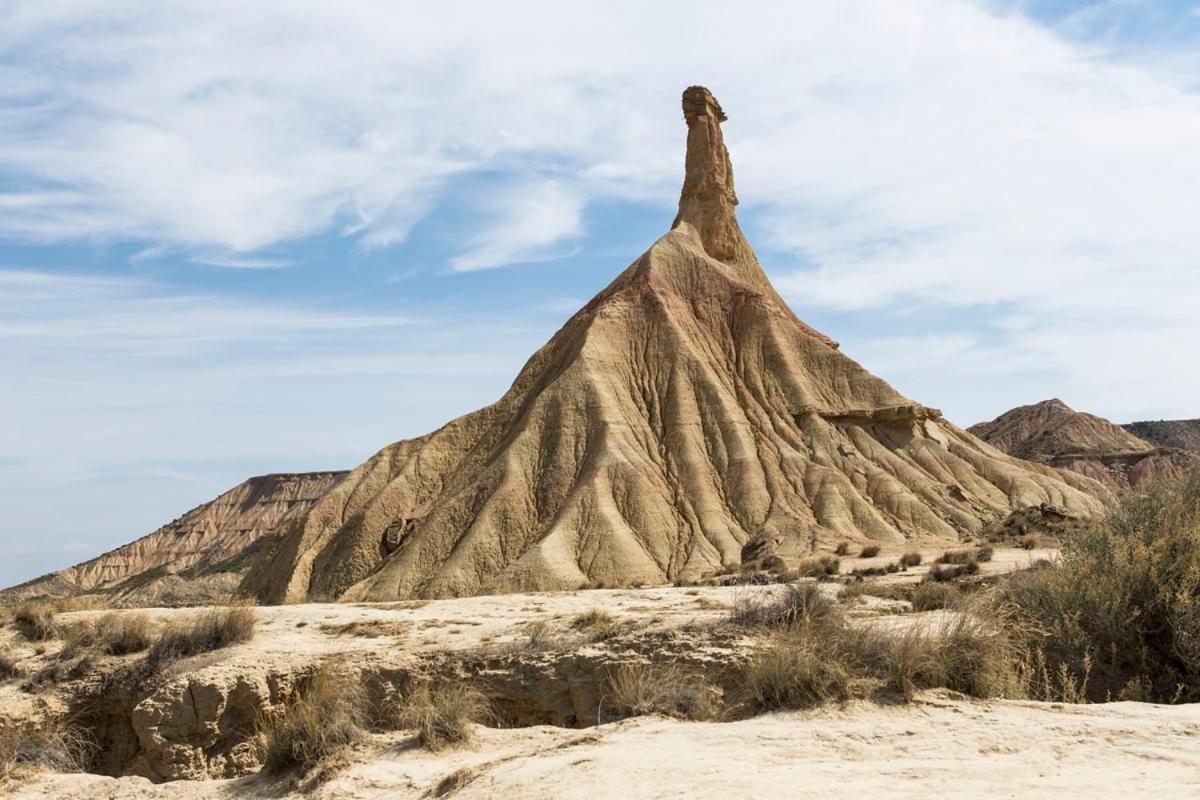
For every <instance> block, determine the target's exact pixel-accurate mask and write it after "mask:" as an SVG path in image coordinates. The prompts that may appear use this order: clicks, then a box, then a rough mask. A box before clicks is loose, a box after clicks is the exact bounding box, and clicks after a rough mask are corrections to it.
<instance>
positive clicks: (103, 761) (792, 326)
mask: <svg viewBox="0 0 1200 800" xmlns="http://www.w3.org/2000/svg"><path fill="white" fill-rule="evenodd" d="M683 115H684V120H685V122H686V126H687V152H686V157H685V177H684V184H683V189H682V192H681V196H680V202H679V213H678V216H677V218H676V219H675V221H674V223H673V224H672V226H671V228H670V230H669V232H667V233H666V234H665V235H663V236H662V237H661V238H660V239H659V240H658V241H657V242H655V243H654V244H653V245H651V247H650V249H649V250H647V251H646V252H645V254H644V255H642V256H641V257H640V258H638V259H637V260H636V261H634V263H633V264H631V265H629V266H628V268H626V269H625V270H624V271H623V272H621V273H620V274H619V275H618V276H617V277H616V278H615V279H614V280H613V282H612V283H611V284H610V285H609V286H608V287H607V288H606V289H604V290H603V291H601V292H600V293H599V294H598V295H596V297H594V298H593V299H592V300H591V301H590V302H588V303H587V304H586V305H585V306H584V307H583V308H582V309H580V310H579V311H578V312H577V313H576V314H575V315H573V316H572V317H571V318H570V319H569V320H568V322H567V323H566V324H565V325H564V326H563V328H562V329H561V330H560V331H559V332H558V333H557V334H556V335H555V336H554V337H553V338H552V339H551V340H550V341H549V342H548V343H547V344H546V345H545V346H544V347H542V348H541V349H540V350H538V351H537V352H536V353H535V354H534V355H533V356H532V357H531V358H530V359H529V361H528V362H527V363H526V365H525V367H524V368H523V369H522V370H521V372H520V374H519V375H518V376H517V378H516V380H515V381H514V383H513V384H512V386H511V388H510V389H509V390H508V392H506V393H505V394H504V396H503V397H501V398H500V399H499V400H498V401H497V402H495V403H493V404H492V405H489V406H487V407H485V408H482V409H480V410H479V411H476V412H473V413H471V414H467V415H465V416H463V417H459V418H458V419H455V420H452V421H450V422H448V423H447V424H446V425H444V426H443V427H441V428H439V429H438V430H436V431H434V432H432V433H429V434H427V435H425V436H422V437H419V438H415V439H410V440H404V441H400V442H396V443H394V444H391V445H388V446H387V447H384V448H383V449H382V450H380V451H379V452H378V453H376V454H375V455H374V456H372V457H371V458H370V459H368V460H367V461H366V462H364V463H363V464H361V465H360V466H358V467H357V468H355V469H354V470H352V471H350V472H348V473H338V472H326V473H305V474H298V475H271V476H264V477H261V478H254V479H251V480H250V481H247V482H246V483H243V484H241V485H239V486H238V487H235V488H234V489H233V490H231V491H230V492H228V493H226V494H225V495H222V496H221V497H219V498H217V499H216V500H214V501H213V502H211V503H208V504H205V505H203V506H201V507H199V508H197V509H194V510H193V511H191V512H189V513H188V514H186V515H184V516H183V517H181V518H180V519H178V520H175V521H174V522H172V523H170V524H168V525H167V526H164V527H163V528H161V529H160V530H158V531H156V532H154V533H153V534H150V535H149V536H147V537H143V538H142V539H139V540H137V541H135V542H133V543H132V544H130V545H127V546H125V547H122V548H119V549H117V550H114V551H112V552H111V553H108V554H105V555H104V556H101V557H99V558H97V559H93V560H91V561H88V562H85V563H84V564H81V565H78V566H77V567H73V568H70V569H66V570H63V571H61V572H58V573H54V574H52V575H49V576H46V577H44V578H42V579H38V580H35V581H30V582H28V583H26V584H23V585H22V586H19V587H15V588H13V589H11V590H8V591H7V592H6V593H5V594H3V595H2V596H0V599H2V600H3V602H4V606H5V607H4V613H3V617H2V619H0V622H3V625H2V627H0V788H2V789H3V790H5V791H8V792H9V793H11V794H12V795H13V796H16V797H23V798H25V797H27V798H35V797H36V798H76V799H78V800H85V799H86V800H97V799H98V798H114V800H116V799H117V798H121V799H124V798H189V799H190V798H195V800H199V798H208V797H229V798H232V797H246V796H251V797H300V796H304V797H316V798H329V799H330V800H333V798H346V799H347V800H368V799H369V798H383V797H389V798H391V797H414V798H416V797H422V798H424V797H449V796H457V797H464V798H466V797H522V798H524V797H529V798H538V797H545V798H564V797H566V798H569V797H580V798H582V797H676V796H696V797H713V798H717V797H761V796H774V795H778V794H781V793H782V792H783V791H784V790H786V791H787V793H789V794H795V793H796V792H797V791H800V792H801V793H805V792H806V793H808V794H813V795H820V796H830V797H854V798H861V797H877V796H887V797H913V798H917V797H920V798H926V797H929V796H931V795H946V794H951V793H953V794H954V795H956V796H962V797H995V798H1000V797H1021V798H1038V797H1045V798H1059V797H1064V796H1082V797H1092V796H1101V795H1107V794H1111V793H1113V791H1114V790H1115V789H1117V788H1119V791H1120V794H1121V795H1122V796H1129V797H1155V798H1160V797H1184V796H1191V795H1200V705H1197V704H1196V703H1197V701H1200V478H1189V472H1190V470H1191V469H1192V468H1193V467H1194V465H1195V462H1196V460H1197V457H1196V455H1195V454H1194V453H1191V452H1188V451H1185V450H1172V449H1168V448H1164V447H1162V446H1160V445H1158V444H1152V443H1151V442H1148V441H1144V440H1142V439H1139V438H1137V437H1136V436H1134V435H1133V434H1132V433H1130V432H1129V431H1127V430H1125V429H1123V428H1121V427H1118V426H1116V425H1113V424H1112V423H1110V422H1108V421H1107V420H1103V419H1101V418H1099V417H1095V416H1092V415H1088V414H1082V413H1079V412H1075V411H1074V410H1072V409H1070V408H1069V407H1067V406H1066V405H1065V404H1063V403H1061V402H1060V401H1047V402H1045V403H1040V404H1038V405H1036V406H1028V407H1022V408H1020V409H1014V410H1013V411H1011V412H1009V413H1007V414H1005V415H1003V416H1002V417H1000V418H998V419H997V420H995V421H993V422H992V423H987V424H984V425H981V426H975V427H974V428H972V430H971V431H966V430H963V429H961V428H959V427H957V426H955V425H954V424H952V423H950V422H949V421H948V420H946V419H945V418H944V417H943V416H942V414H941V412H940V411H938V410H937V409H936V408H932V407H929V406H926V405H922V404H921V403H918V402H915V401H913V400H910V399H908V398H906V397H904V396H903V395H901V394H900V393H898V392H897V391H896V390H895V389H893V388H892V387H891V386H889V385H888V384H887V383H886V382H884V381H883V380H882V379H880V378H878V377H876V376H874V375H872V374H870V373H869V372H867V371H866V370H865V369H863V368H862V367H861V366H860V365H859V364H857V363H856V362H854V361H853V360H851V359H850V357H849V356H847V355H846V354H845V353H843V352H842V350H841V348H840V346H839V344H838V343H837V342H836V341H834V340H833V339H831V338H830V337H829V336H827V335H825V334H823V333H821V332H818V331H816V330H814V329H813V328H812V327H810V326H808V325H807V324H805V323H804V322H802V321H801V320H800V319H799V318H798V317H797V316H796V315H795V314H794V313H793V312H792V310H791V309H790V308H789V307H788V306H787V305H786V304H785V303H784V301H783V300H782V298H781V297H780V296H779V295H778V294H777V293H776V291H775V289H774V288H773V287H772V286H771V284H770V282H769V281H768V279H767V277H766V274H765V273H764V272H763V270H762V268H761V267H760V265H759V263H758V260H757V257H756V256H755V254H754V252H753V251H752V250H751V248H750V245H749V243H748V242H747V241H746V239H745V237H744V236H743V235H742V232H741V229H740V227H739V226H738V222H737V218H736V215H735V208H736V206H737V204H738V198H737V195H736V193H735V191H734V184H733V169H732V164H731V161H730V157H729V153H728V151H727V150H726V148H725V145H724V140H723V134H722V129H721V124H722V123H723V122H725V121H726V115H725V112H724V111H723V109H722V108H721V106H720V104H719V103H718V102H717V101H716V99H715V98H714V97H713V96H712V94H711V93H710V92H709V91H708V90H707V89H704V88H703V87H698V86H693V87H690V88H688V89H687V90H686V91H685V92H684V94H683ZM1178 433H1179V432H1178V431H1177V430H1173V433H1172V435H1176V434H1178ZM168 606H169V607H168Z"/></svg>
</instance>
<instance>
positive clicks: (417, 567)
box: [242, 87, 1104, 603]
mask: <svg viewBox="0 0 1200 800" xmlns="http://www.w3.org/2000/svg"><path fill="white" fill-rule="evenodd" d="M683 106H684V118H685V120H686V122H687V129H688V139H687V140H688V149H687V157H686V175H685V179H684V187H683V192H682V195H681V197H680V202H679V215H678V217H677V218H676V220H675V223H674V225H673V227H672V229H671V231H670V232H669V233H667V234H666V235H665V236H663V237H662V238H661V239H659V240H658V241H657V242H655V243H654V245H653V246H652V247H651V248H650V249H649V250H648V251H647V252H646V253H645V254H644V255H642V256H641V257H640V258H638V259H637V260H636V261H635V262H634V263H633V264H632V265H630V266H629V267H628V268H627V269H626V270H625V271H624V272H623V273H621V274H620V275H619V276H617V278H616V279H615V280H614V281H613V282H612V283H611V284H610V285H609V286H608V287H607V288H606V289H604V290H603V291H602V292H600V294H598V295H597V296H596V297H595V298H593V299H592V300H591V301H590V302H589V303H588V304H587V305H586V306H584V308H583V309H581V310H580V311H579V312H578V313H577V314H575V316H573V317H572V318H571V319H570V320H569V321H568V322H567V323H566V324H565V325H564V326H563V328H562V329H561V330H560V331H559V332H558V333H557V334H555V336H554V337H553V338H552V339H551V340H550V342H549V343H547V344H546V345H545V346H544V347H542V348H541V349H540V350H539V351H538V352H537V353H535V354H534V355H533V357H532V358H531V359H530V360H529V361H528V362H527V363H526V365H525V367H524V368H523V369H522V370H521V372H520V374H519V375H518V376H517V378H516V381H515V382H514V383H513V385H512V387H511V388H510V389H509V390H508V392H507V393H506V394H505V395H504V396H503V397H502V398H500V400H499V401H497V402H496V403H495V404H493V405H491V406H488V407H486V408H484V409H482V410H480V411H476V412H474V413H472V414H468V415H466V416H464V417H460V418H459V419H456V420H454V421H452V422H450V423H449V424H447V425H446V426H445V427H443V428H441V429H439V430H437V431H434V432H433V433H430V434H428V435H426V436H422V437H420V438H418V439H412V440H408V441H401V442H398V443H396V444H393V445H390V446H388V447H385V448H384V449H383V450H381V451H379V452H378V453H377V454H375V455H374V456H373V457H372V458H371V459H370V460H368V461H367V462H366V463H364V464H363V465H361V466H359V467H358V468H357V469H355V470H354V471H353V472H352V473H351V474H350V476H349V477H348V478H347V479H346V480H344V481H343V482H341V483H340V484H338V486H336V487H335V488H334V489H332V490H331V491H330V492H329V493H328V494H327V495H326V496H325V497H323V498H322V499H321V500H320V501H318V502H317V504H316V505H314V506H313V508H312V509H310V510H309V511H308V512H307V513H305V514H303V515H297V516H294V517H292V518H291V519H289V520H288V521H287V522H286V523H285V524H284V525H281V526H280V528H279V531H278V533H277V535H276V536H274V537H272V538H271V540H270V541H269V543H268V544H267V545H266V546H265V547H264V549H263V552H262V553H261V554H260V555H259V556H258V557H257V558H256V560H255V562H254V563H253V565H252V566H251V568H250V570H249V571H248V573H247V576H246V579H245V581H244V583H243V586H242V589H243V591H245V592H246V593H248V594H252V595H254V596H256V597H257V598H258V599H260V600H261V601H263V602H271V603H280V602H299V601H304V600H316V599H331V598H342V599H368V598H370V599H395V598H407V597H436V596H454V595H466V594H472V593H477V592H501V591H510V590H516V589H530V590H535V589H562V588H574V587H577V586H579V585H580V584H583V583H586V582H589V581H605V582H607V583H609V584H610V585H611V584H613V583H618V584H628V583H633V582H639V581H640V582H645V583H650V584H655V583H663V582H666V581H671V580H674V579H679V578H683V579H687V578H692V577H697V576H700V575H702V574H704V573H706V572H711V571H713V570H715V569H718V568H720V567H722V566H730V565H736V564H738V563H739V562H740V559H741V554H742V549H743V545H745V544H747V543H748V542H751V540H754V539H758V540H760V541H762V542H769V543H771V545H772V547H771V549H772V550H773V551H774V552H776V553H777V554H778V555H779V556H780V557H781V558H783V559H785V560H787V559H793V558H797V557H799V556H802V555H804V554H807V553H809V552H812V551H813V550H814V549H815V548H817V547H819V546H821V545H827V544H831V543H834V542H838V541H842V540H844V539H852V540H856V541H867V540H874V541H881V542H904V541H906V540H914V539H918V538H926V539H934V540H943V541H954V540H957V539H959V538H960V537H963V536H967V535H972V534H974V533H976V532H979V531H980V530H982V528H983V527H984V525H985V524H986V523H987V522H989V521H991V520H993V519H995V518H997V517H1001V516H1004V515H1006V514H1008V513H1009V512H1010V511H1012V510H1013V509H1016V508H1021V507H1025V506H1029V505H1036V504H1040V503H1051V504H1054V505H1056V506H1062V507H1064V508H1067V509H1070V510H1071V511H1073V512H1077V513H1083V514H1088V513H1095V512H1097V511H1099V510H1100V509H1101V508H1102V503H1101V502H1100V501H1099V500H1098V499H1097V495H1102V494H1104V490H1103V489H1102V487H1100V486H1098V485H1097V484H1095V483H1094V482H1092V481H1089V480H1087V479H1084V478H1079V477H1069V476H1066V477H1065V476H1063V475H1062V474H1060V473H1057V472H1055V471H1054V470H1052V469H1050V468H1048V467H1044V466H1040V465H1034V464H1030V463H1028V462H1024V461H1020V460H1017V459H1014V458H1012V457H1010V456H1008V455H1006V454H1004V453H1002V452H1000V451H999V450H997V449H995V448H993V447H991V446H990V445H987V444H984V443H983V442H980V441H979V440H978V439H976V438H975V437H973V436H971V435H970V434H968V433H966V432H964V431H962V430H960V429H958V428H956V427H955V426H953V425H951V424H950V423H948V422H947V421H946V420H944V419H943V418H942V416H941V413H940V412H939V411H937V410H936V409H933V408H928V407H926V406H923V405H919V404H917V403H914V402H913V401H911V400H908V399H907V398H905V397H903V396H901V395H900V394H899V393H897V392H896V391H895V390H894V389H892V388H891V387H890V386H888V385H887V384H886V383H885V382H883V381H882V380H880V379H879V378H876V377H875V376H873V375H871V374H870V373H868V372H867V371H866V370H864V369H863V368H862V367H860V366H859V365H858V364H856V363H855V362H854V361H852V360H851V359H850V358H848V357H847V356H845V355H843V354H842V353H841V352H840V351H839V350H838V349H837V344H836V343H835V342H834V341H832V340H831V339H829V338H828V337H826V336H824V335H823V334H821V333H818V332H817V331H815V330H813V329H812V328H810V327H809V326H807V325H805V324H804V323H802V322H801V321H800V320H798V319H797V318H796V316H795V315H794V314H793V313H792V311H791V310H790V309H789V308H788V307H787V305H786V304H785V303H784V302H783V300H782V299H781V298H780V297H779V295H778V294H777V293H776V292H775V290H774V288H772V286H771V284H770V282H769V281H768V280H767V277H766V275H765V273H764V272H763V271H762V268H761V267H760V266H759V263H758V260H757V258H756V257H755V255H754V253H753V251H752V250H751V249H750V246H749V244H748V243H747V242H746V239H745V237H744V236H743V235H742V232H741V229H740V228H739V226H738V222H737V218H736V216H735V213H734V210H735V206H736V204H737V195H736V193H735V191H734V184H733V170H732V167H731V165H730V160H729V155H728V152H727V151H726V149H725V145H724V142H723V139H722V135H721V122H722V121H724V119H725V114H724V112H723V111H722V110H721V107H720V105H719V104H718V103H717V101H716V100H715V99H714V98H713V96H712V95H711V94H710V93H709V92H708V90H706V89H703V88H700V87H692V88H690V89H688V90H687V91H686V92H685V93H684V98H683ZM776 542H778V547H775V546H774V545H775V543H776ZM750 549H751V550H756V548H754V547H752V548H750Z"/></svg>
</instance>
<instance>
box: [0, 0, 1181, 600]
mask: <svg viewBox="0 0 1200 800" xmlns="http://www.w3.org/2000/svg"><path fill="white" fill-rule="evenodd" d="M568 5H569V4H560V3H537V2H514V3H509V4H503V6H502V7H500V6H494V5H493V4H452V3H447V4H441V6H440V7H438V8H430V7H429V4H417V5H415V6H412V7H406V6H405V4H395V3H370V2H363V3H356V4H354V5H353V7H349V8H347V7H346V5H345V4H340V5H335V4H332V3H315V2H282V0H281V1H280V2H259V3H255V4H253V5H252V6H249V7H247V6H246V5H245V4H237V3H225V2H213V1H211V0H210V1H206V2H178V3H171V4H154V3H121V2H103V3H101V2H94V3H88V2H54V1H53V0H39V2H29V3H22V2H15V3H9V4H6V5H5V6H4V7H3V9H2V10H0V556H2V557H0V585H4V584H9V583H12V582H16V581H18V580H22V579H25V578H28V577H32V576H34V575H37V574H41V573H43V572H46V571H48V570H50V569H54V568H58V567H62V566H66V565H68V564H70V563H74V562H76V561H79V560H82V559H84V558H86V557H89V556H92V555H95V554H97V553H99V552H101V551H103V550H106V549H109V548H111V547H114V546H117V545H119V544H123V543H125V542H127V541H129V540H131V539H133V538H135V537H137V536H139V535H142V534H144V533H147V532H149V531H151V530H153V529H154V528H156V527H158V526H159V525H161V524H162V523H164V522H165V521H167V520H169V519H172V518H174V517H176V516H178V515H179V514H180V513H182V512H183V511H185V510H187V509H188V508H190V507H192V506H194V505H196V504H197V503H200V502H202V501H204V500H207V499H210V498H211V497H213V496H214V495H216V494H217V493H219V492H220V491H223V490H224V489H226V488H228V487H230V486H232V485H233V484H235V483H237V482H238V481H240V480H242V479H243V478H245V477H247V476H249V475H252V474H258V473H263V472H270V471H293V470H307V469H327V468H338V467H345V468H348V467H352V466H354V465H356V464H358V463H359V462H361V461H362V460H363V459H364V458H366V457H367V456H369V455H370V454H371V453H372V452H374V451H375V450H376V449H378V448H379V447H381V446H383V445H385V444H387V443H389V442H391V441H394V440H396V439H400V438H404V437H408V436H413V435H418V434H421V433H424V432H427V431H429V430H431V429H433V428H435V427H437V426H439V425H441V424H442V423H444V422H445V421H447V420H448V419H450V418H452V417H454V416H456V415H458V414H461V413H464V412H467V411H470V410H472V409H474V408H477V407H479V406H481V405H484V404H486V403H488V402H491V401H493V400H494V399H496V398H497V397H499V396H500V394H502V393H503V391H504V390H505V389H506V388H507V386H508V384H509V382H510V381H511V380H512V378H513V377H514V376H515V374H516V372H517V370H518V369H519V368H520V366H521V364H522V363H523V362H524V360H525V359H526V358H527V357H528V356H529V355H530V354H531V353H532V352H533V351H534V350H535V349H536V348H537V347H538V346H540V345H541V344H542V343H543V342H544V341H545V340H546V339H548V338H549V337H550V336H551V335H552V334H553V332H554V331H555V330H556V329H557V328H558V326H560V325H561V324H562V322H563V321H564V320H565V319H566V318H567V317H568V316H569V315H570V314H571V313H572V312H573V311H574V310H575V309H576V308H577V307H579V306H580V305H582V304H583V303H584V302H585V301H586V300H587V299H588V298H589V297H591V296H592V295H593V294H595V293H596V292H597V291H599V290H600V289H601V288H603V287H604V285H606V284H607V282H608V281H609V280H610V279H611V278H612V277H613V276H614V275H616V274H617V273H618V272H619V271H620V270H621V269H622V268H623V267H624V266H625V265H626V264H628V263H629V262H630V261H632V260H633V259H634V258H636V257H637V256H638V255H639V254H640V253H641V252H642V251H643V250H645V249H646V247H647V246H648V245H649V244H650V243H651V242H652V241H653V240H654V239H655V238H656V237H657V236H659V235H661V233H663V232H664V231H665V230H666V229H667V228H668V227H669V225H670V222H671V219H672V217H673V215H674V205H675V202H676V199H677V197H678V191H679V184H680V181H681V176H682V158H683V139H684V136H683V130H684V129H683V123H682V120H681V119H680V113H679V109H678V96H679V92H680V91H681V90H682V89H683V87H685V86H687V85H689V84H692V83H704V84H706V85H708V86H710V87H711V88H712V89H713V90H714V92H715V93H716V94H717V96H718V97H719V98H720V99H721V102H722V103H723V105H724V106H725V108H726V109H727V111H728V112H729V115H730V121H729V123H727V125H726V136H727V141H728V144H729V146H730V149H731V152H732V156H733V160H734V165H735V169H736V172H737V179H738V190H739V194H740V196H741V198H742V205H741V207H740V216H741V220H742V224H743V227H744V228H745V229H746V231H747V234H748V236H749V237H750V239H751V242H752V243H753V244H754V245H755V247H756V249H757V250H758V252H759V255H760V258H761V260H762V261H763V263H764V266H765V268H766V269H767V271H768V273H769V274H770V276H771V277H772V279H773V280H774V281H775V282H776V285H777V286H778V287H779V288H780V290H781V292H782V293H783V294H784V296H785V297H786V298H787V300H788V301H789V302H790V303H791V304H792V306H793V308H794V309H795V310H796V311H797V313H798V314H799V315H800V316H801V317H802V318H803V319H805V320H806V321H808V322H809V323H811V324H813V325H814V326H816V327H818V328H819V329H821V330H823V331H824V332H826V333H828V334H829V335H831V336H833V337H834V338H836V339H838V340H840V341H841V342H842V344H843V349H844V350H845V351H846V352H847V353H848V354H850V355H851V356H852V357H854V358H856V359H857V360H859V361H860V362H861V363H863V364H864V365H865V366H867V367H868V368H869V369H871V370H872V371H874V372H876V373H877V374H879V375H881V376H883V377H885V378H886V379H888V380H889V381H891V382H892V383H893V384H894V385H895V386H896V387H897V388H898V389H900V390H901V391H902V392H904V393H905V394H907V395H908V396H910V397H912V398H914V399H916V400H919V401H921V402H924V403H927V404H930V405H935V406H939V407H941V408H943V409H944V411H945V412H946V413H947V414H948V416H950V418H951V419H953V420H954V421H956V422H958V423H960V424H963V425H966V424H970V423H973V422H976V421H979V420H981V419H988V418H991V417H993V416H995V415H996V414H998V413H1000V412H1001V411H1003V410H1005V409H1007V408H1009V407H1011V406H1013V405H1017V404H1021V403H1027V402H1033V401H1037V400H1040V399H1044V398H1046V397H1049V396H1059V397H1061V398H1063V399H1064V400H1066V401H1067V402H1068V403H1071V404H1072V405H1074V406H1075V407H1077V408H1081V409H1086V410H1090V411H1094V412H1096V413H1100V414H1103V415H1106V416H1109V417H1111V418H1113V419H1115V420H1118V421H1125V420H1131V419H1143V418H1177V417H1196V416H1200V376H1197V374H1196V372H1195V370H1193V369H1190V365H1194V364H1195V363H1197V361H1198V360H1200V359H1198V356H1200V315H1197V313H1196V307H1197V301H1198V300H1200V263H1198V260H1200V256H1197V252H1200V248H1197V246H1196V244H1197V236H1196V223H1195V217H1196V209H1197V208H1200V70H1198V69H1197V67H1198V66H1200V63H1198V61H1200V56H1198V54H1200V49H1198V48H1197V45H1198V44H1200V11H1198V10H1197V8H1198V5H1197V3H1194V2H1176V3H1165V2H1162V3H1150V2H1132V1H1130V2H1106V3H1081V2H965V0H937V1H936V2H935V1H934V0H915V1H914V2H906V3H894V2H884V0H875V1H874V2H872V1H870V0H845V1H842V2H837V3H833V2H829V3H802V4H798V3H755V2H751V3H747V4H737V7H736V8H735V7H734V5H733V4H728V3H704V2H690V3H686V4H675V3H667V2H664V3H655V4H644V3H633V2H629V3H621V4H618V5H617V6H616V7H615V10H607V7H606V10H605V11H603V12H601V11H600V10H599V9H596V10H593V11H586V10H579V9H571V8H569V7H565V6H568ZM647 5H649V6H651V7H649V8H648V7H646V6H647Z"/></svg>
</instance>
